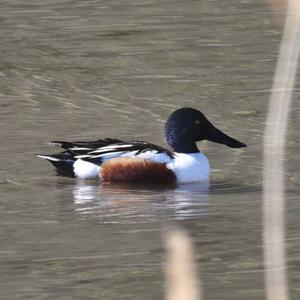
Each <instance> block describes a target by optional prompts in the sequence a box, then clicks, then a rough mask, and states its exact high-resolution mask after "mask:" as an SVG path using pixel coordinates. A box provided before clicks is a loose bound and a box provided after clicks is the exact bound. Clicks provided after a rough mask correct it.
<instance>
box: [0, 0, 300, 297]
mask: <svg viewBox="0 0 300 300" xmlns="http://www.w3.org/2000/svg"><path fill="white" fill-rule="evenodd" d="M0 28H1V30H0V38H1V46H0V50H1V56H0V125H1V130H0V138H1V141H2V144H1V147H0V157H1V168H0V199H1V200H0V224H1V226H0V230H1V235H0V245H1V248H0V268H1V273H0V288H1V293H0V299H59V300H64V299H131V300H133V299H162V298H163V294H164V271H163V266H164V257H165V245H164V241H163V236H164V233H165V232H166V230H167V229H168V228H170V227H172V226H174V225H175V226H180V227H182V228H185V229H186V230H187V232H188V233H189V235H190V236H191V237H192V240H193V244H194V246H195V254H196V258H195V260H196V263H197V268H198V269H199V271H200V272H201V280H202V284H203V288H204V295H205V299H214V300H216V299H231V300H233V299H263V298H264V282H263V260H262V241H261V239H262V220H261V215H262V212H261V206H262V202H261V197H262V195H261V191H262V189H261V181H262V175H261V173H262V136H263V130H264V122H265V117H266V111H267V105H268V99H269V94H270V87H271V82H272V75H273V71H274V66H275V61H276V55H277V51H278V46H279V43H280V38H281V28H280V23H279V22H277V21H276V20H275V19H274V18H273V17H272V15H271V12H270V10H269V8H268V7H267V6H265V4H263V3H261V1H259V0H249V1H247V0H244V1H234V0H228V1H217V0H215V1H209V0H206V1H192V0H188V1H186V0H185V1H183V0H175V1H174V0H164V1H158V0H140V1H136V0H133V1H132V0H131V1H92V0H91V1H78V0H63V1H56V0H54V1H50V0H45V1H38V0H30V1H20V0H9V1H8V0H2V1H1V3H0ZM299 91H300V90H299V84H297V86H296V90H295V97H294V98H295V99H294V103H293V107H292V113H291V122H290V125H289V131H288V133H287V145H286V146H287V157H286V182H287V197H286V216H287V233H286V239H287V240H286V247H287V254H288V275H289V284H290V295H291V299H299V297H300V288H299V282H300V281H299V280H300V254H299V253H300V239H299V230H300V223H299V220H298V219H299V217H298V216H299V213H300V201H299V200H300V199H299V198H300V197H299V192H300V185H299V181H300V166H299V153H300V141H299V132H298V130H299V125H300V124H299V120H300V118H299V113H300V104H299V101H297V100H298V99H299ZM182 106H191V107H194V108H197V109H200V110H202V111H203V112H204V113H205V114H206V115H207V117H208V118H209V119H210V120H211V121H212V122H213V123H214V124H216V125H217V126H218V127H219V128H220V129H222V130H224V132H226V133H228V134H230V135H232V136H234V137H236V138H237V139H239V140H241V141H243V142H245V143H247V145H248V148H247V149H245V150H235V149H229V148H226V147H225V146H222V145H217V144H213V143H210V142H201V143H199V145H198V146H199V148H200V149H201V151H203V152H204V153H205V154H206V155H207V156H208V157H209V159H210V162H211V165H212V168H213V173H212V178H211V183H210V187H207V186H203V185H182V186H179V187H178V188H177V189H154V188H152V189H150V188H144V187H124V186H123V187H121V186H109V185H104V186H101V185H100V184H99V183H97V182H92V181H89V182H78V181H76V180H74V179H66V178H62V177H57V176H55V174H54V172H53V169H52V167H51V166H50V164H48V163H47V162H46V161H43V160H40V159H38V158H35V156H34V154H35V153H51V152H55V150H56V149H54V148H50V146H48V144H47V143H48V141H50V140H55V139H56V140H59V139H61V140H85V139H86V140H90V139H97V138H104V137H116V138H122V139H125V140H126V139H140V140H146V141H150V142H154V143H157V144H160V145H163V146H164V145H165V144H164V140H163V136H162V132H163V126H164V121H165V120H166V118H167V117H168V115H169V114H170V113H171V112H172V111H173V110H175V109H176V108H178V107H182Z"/></svg>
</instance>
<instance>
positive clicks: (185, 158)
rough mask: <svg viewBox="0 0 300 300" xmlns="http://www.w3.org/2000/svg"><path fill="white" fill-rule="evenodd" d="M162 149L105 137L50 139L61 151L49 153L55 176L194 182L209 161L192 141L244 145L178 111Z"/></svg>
mask: <svg viewBox="0 0 300 300" xmlns="http://www.w3.org/2000/svg"><path fill="white" fill-rule="evenodd" d="M164 136H165V141H166V143H167V144H168V145H169V146H170V148H171V149H166V148H164V147H161V146H159V145H156V144H152V143H149V142H144V141H138V140H132V141H123V140H120V139H115V138H104V139H98V140H94V141H75V142H69V141H52V142H50V144H52V145H54V146H58V147H60V148H62V149H63V151H62V152H60V153H56V154H50V155H42V154H38V155H37V156H38V157H39V158H43V159H46V160H47V161H49V162H50V163H51V164H52V165H53V166H54V167H55V170H56V173H57V175H60V176H66V177H75V178H80V179H93V178H100V180H101V181H102V182H109V183H147V182H148V183H159V184H162V183H166V184H168V183H176V184H178V183H193V182H201V181H207V180H209V177H210V173H211V167H210V163H209V160H208V158H207V157H206V156H205V155H204V154H203V153H202V152H200V151H199V149H198V147H197V142H200V141H203V140H208V141H211V142H215V143H218V144H223V145H226V146H228V147H230V148H244V147H247V146H246V144H245V143H242V142H240V141H238V140H237V139H234V138H233V137H231V136H229V135H227V134H225V133H224V132H222V131H221V130H219V129H218V128H216V127H215V126H214V125H213V124H212V123H211V122H210V121H209V120H208V119H207V118H206V116H205V115H204V114H203V113H202V112H201V111H199V110H197V109H194V108H190V107H182V108H179V109H177V110H175V111H174V112H173V113H172V114H171V115H170V116H169V118H168V119H167V121H166V123H165V128H164Z"/></svg>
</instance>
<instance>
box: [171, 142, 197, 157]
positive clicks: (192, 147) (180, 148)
mask: <svg viewBox="0 0 300 300" xmlns="http://www.w3.org/2000/svg"><path fill="white" fill-rule="evenodd" d="M170 146H171V147H172V148H173V150H174V152H177V153H185V154H190V153H199V152H200V151H199V149H198V148H197V145H196V143H195V142H184V141H182V142H178V143H177V142H176V143H175V142H174V143H172V145H170Z"/></svg>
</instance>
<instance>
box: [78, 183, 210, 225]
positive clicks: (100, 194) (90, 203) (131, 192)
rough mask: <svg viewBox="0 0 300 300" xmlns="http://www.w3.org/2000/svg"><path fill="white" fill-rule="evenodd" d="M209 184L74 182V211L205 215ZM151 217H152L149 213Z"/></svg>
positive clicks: (187, 215) (80, 212) (84, 212)
mask: <svg viewBox="0 0 300 300" xmlns="http://www.w3.org/2000/svg"><path fill="white" fill-rule="evenodd" d="M209 192H210V184H209V182H208V181H205V182H201V183H197V184H196V183H194V184H184V185H179V186H178V187H176V188H175V189H167V188H159V189H155V188H154V187H151V188H149V187H148V188H145V187H131V186H130V187H129V186H125V185H123V186H122V185H121V186H120V185H101V184H97V183H91V182H84V181H77V182H76V184H75V185H74V189H73V198H74V203H75V204H76V208H75V210H76V212H78V213H79V214H91V213H97V214H98V215H101V214H104V213H105V215H106V216H107V213H108V211H112V210H115V212H114V214H118V215H122V213H124V211H126V212H127V213H128V214H133V215H134V214H138V215H141V214H142V215H143V216H144V217H145V221H146V222H147V212H148V216H149V206H151V209H150V211H151V210H152V209H154V210H156V211H159V212H160V214H161V213H162V211H168V212H169V213H170V212H172V213H173V214H174V215H175V217H176V218H177V219H185V218H191V217H195V216H198V215H202V214H205V211H206V210H207V206H208V201H209ZM150 218H151V219H152V218H153V215H152V214H151V216H150Z"/></svg>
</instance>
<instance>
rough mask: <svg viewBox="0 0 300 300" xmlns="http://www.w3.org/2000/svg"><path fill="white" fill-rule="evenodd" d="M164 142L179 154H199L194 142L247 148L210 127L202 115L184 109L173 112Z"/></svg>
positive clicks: (167, 123) (166, 126) (189, 109)
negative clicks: (205, 141)
mask: <svg viewBox="0 0 300 300" xmlns="http://www.w3.org/2000/svg"><path fill="white" fill-rule="evenodd" d="M165 139H166V142H167V143H168V144H169V145H170V146H171V147H172V148H173V150H174V151H175V152H179V153H195V152H199V150H198V148H197V145H196V142H199V141H202V140H208V141H212V142H215V143H219V144H224V145H226V146H228V147H231V148H242V147H247V146H246V144H244V143H241V142H239V141H238V140H236V139H234V138H232V137H230V136H228V135H227V134H225V133H223V132H222V131H221V130H219V129H217V128H216V127H215V126H214V125H212V124H211V123H210V122H209V121H208V120H207V118H206V117H205V116H204V114H203V113H202V112H200V111H198V110H196V109H193V108H189V107H184V108H180V109H178V110H176V111H174V112H173V113H172V114H171V116H170V117H169V119H168V120H167V122H166V124H165Z"/></svg>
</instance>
